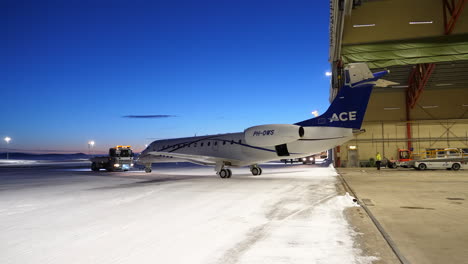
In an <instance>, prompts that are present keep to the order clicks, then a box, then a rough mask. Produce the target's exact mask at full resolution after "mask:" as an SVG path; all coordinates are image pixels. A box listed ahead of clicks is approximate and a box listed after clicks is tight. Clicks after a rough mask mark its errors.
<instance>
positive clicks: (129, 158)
mask: <svg viewBox="0 0 468 264" xmlns="http://www.w3.org/2000/svg"><path fill="white" fill-rule="evenodd" d="M90 160H91V170H92V171H99V170H100V169H106V170H107V171H116V170H120V171H128V170H129V169H130V168H131V167H133V152H132V149H131V147H130V146H116V147H114V148H110V149H109V156H99V157H93V158H91V159H90Z"/></svg>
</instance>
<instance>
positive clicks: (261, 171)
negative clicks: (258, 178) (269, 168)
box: [258, 167, 263, 175]
mask: <svg viewBox="0 0 468 264" xmlns="http://www.w3.org/2000/svg"><path fill="white" fill-rule="evenodd" d="M258 169H259V170H260V173H259V174H258V175H262V173H263V170H262V168H260V167H258Z"/></svg>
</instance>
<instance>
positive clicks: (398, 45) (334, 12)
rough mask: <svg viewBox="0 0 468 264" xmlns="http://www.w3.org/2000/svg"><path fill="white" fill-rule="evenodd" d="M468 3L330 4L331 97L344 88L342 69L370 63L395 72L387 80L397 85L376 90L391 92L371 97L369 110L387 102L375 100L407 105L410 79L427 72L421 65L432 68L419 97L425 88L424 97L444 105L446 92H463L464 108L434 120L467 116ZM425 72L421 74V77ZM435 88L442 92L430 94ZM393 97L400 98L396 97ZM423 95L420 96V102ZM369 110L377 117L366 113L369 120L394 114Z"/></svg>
mask: <svg viewBox="0 0 468 264" xmlns="http://www.w3.org/2000/svg"><path fill="white" fill-rule="evenodd" d="M467 2H468V0H411V1H407V0H392V1H389V0H367V1H366V0H331V1H330V9H331V10H330V11H331V12H330V58H329V60H330V62H331V63H332V68H333V81H332V87H331V88H332V90H331V98H333V97H334V95H335V94H336V91H337V88H339V87H340V85H339V84H340V78H339V75H340V72H339V71H340V70H339V69H340V67H341V66H342V65H343V64H346V63H352V62H366V63H367V64H368V65H369V67H370V68H371V69H372V71H374V72H375V71H380V70H383V69H387V70H390V72H391V74H390V75H388V76H386V78H385V79H387V80H390V81H393V82H397V83H398V84H397V85H392V86H389V87H387V88H378V89H375V91H376V92H377V93H380V92H386V93H387V96H384V97H378V96H376V97H374V98H373V99H372V98H371V102H370V107H371V106H373V105H379V106H382V103H384V101H379V102H376V101H375V100H385V99H383V98H386V97H387V98H390V97H391V98H393V97H395V98H399V99H398V100H402V102H401V103H402V104H403V105H404V104H405V93H408V90H409V88H408V87H410V88H412V87H413V86H415V85H414V84H412V82H411V81H410V79H411V78H410V76H411V75H412V74H414V73H415V71H422V70H425V69H426V68H425V67H420V65H430V64H433V67H432V68H431V70H430V71H428V75H427V77H428V79H427V82H425V85H423V88H422V89H421V90H420V91H419V93H420V94H423V92H422V91H423V90H427V91H428V92H427V93H424V95H423V96H422V97H421V99H422V100H423V101H431V100H432V99H431V98H428V97H429V96H436V94H437V96H439V98H438V100H439V101H440V96H441V95H442V96H443V94H444V93H443V91H449V90H450V91H451V92H452V93H453V92H454V91H455V93H457V92H456V91H457V90H458V91H459V93H460V97H462V98H457V100H458V101H460V102H458V101H457V104H461V108H460V107H459V108H460V109H461V110H460V111H458V110H457V111H455V112H457V113H456V114H454V115H453V116H450V112H451V111H445V112H446V113H445V114H444V115H442V116H434V119H435V118H468V114H467V113H466V112H467V111H465V109H468V107H463V105H465V104H466V105H467V106H468V98H467V97H466V96H467V95H468V10H465V11H463V7H464V6H465V4H466V3H467ZM424 74H425V73H424V72H421V76H424ZM431 90H434V91H438V90H440V91H441V92H442V93H437V92H435V93H431V92H429V91H431ZM392 93H393V94H395V96H393V97H392V95H391V94H392ZM397 94H398V96H397ZM420 94H418V95H417V97H418V98H419V95H420ZM423 97H427V98H423ZM463 97H464V98H463ZM418 98H416V102H417V100H418ZM372 100H374V102H373V101H372ZM395 100H396V99H395ZM462 101H463V102H462ZM465 101H466V102H465ZM387 103H388V102H387ZM413 107H414V105H413ZM380 108H382V107H380ZM403 109H404V106H403ZM457 109H458V108H457ZM370 110H371V111H373V113H372V114H369V115H366V120H368V121H369V118H370V121H372V120H377V119H378V118H381V119H382V118H383V119H386V118H385V117H382V116H385V115H390V113H389V111H380V112H379V111H378V109H377V108H375V109H370ZM439 110H440V111H441V109H439ZM390 112H391V111H390ZM415 112H417V107H416V108H415ZM404 116H405V115H404V114H403V117H404ZM403 117H402V116H401V115H399V117H398V118H396V119H400V120H401V119H402V118H403ZM416 118H417V117H416ZM387 119H392V118H391V117H389V118H387ZM403 119H404V118H403Z"/></svg>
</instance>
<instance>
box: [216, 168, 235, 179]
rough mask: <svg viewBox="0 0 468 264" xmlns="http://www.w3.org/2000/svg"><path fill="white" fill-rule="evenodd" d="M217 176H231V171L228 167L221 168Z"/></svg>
mask: <svg viewBox="0 0 468 264" xmlns="http://www.w3.org/2000/svg"><path fill="white" fill-rule="evenodd" d="M218 175H219V177H221V178H223V179H225V178H231V176H232V171H231V170H230V169H221V170H220V171H219V172H218Z"/></svg>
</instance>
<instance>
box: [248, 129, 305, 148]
mask: <svg viewBox="0 0 468 264" xmlns="http://www.w3.org/2000/svg"><path fill="white" fill-rule="evenodd" d="M244 136H245V141H246V142H247V144H249V145H252V146H257V147H265V146H276V145H281V144H287V143H291V142H293V141H296V140H298V139H300V138H302V137H303V136H304V128H303V127H301V126H296V125H286V124H282V125H262V126H253V127H249V128H247V129H246V130H244Z"/></svg>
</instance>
